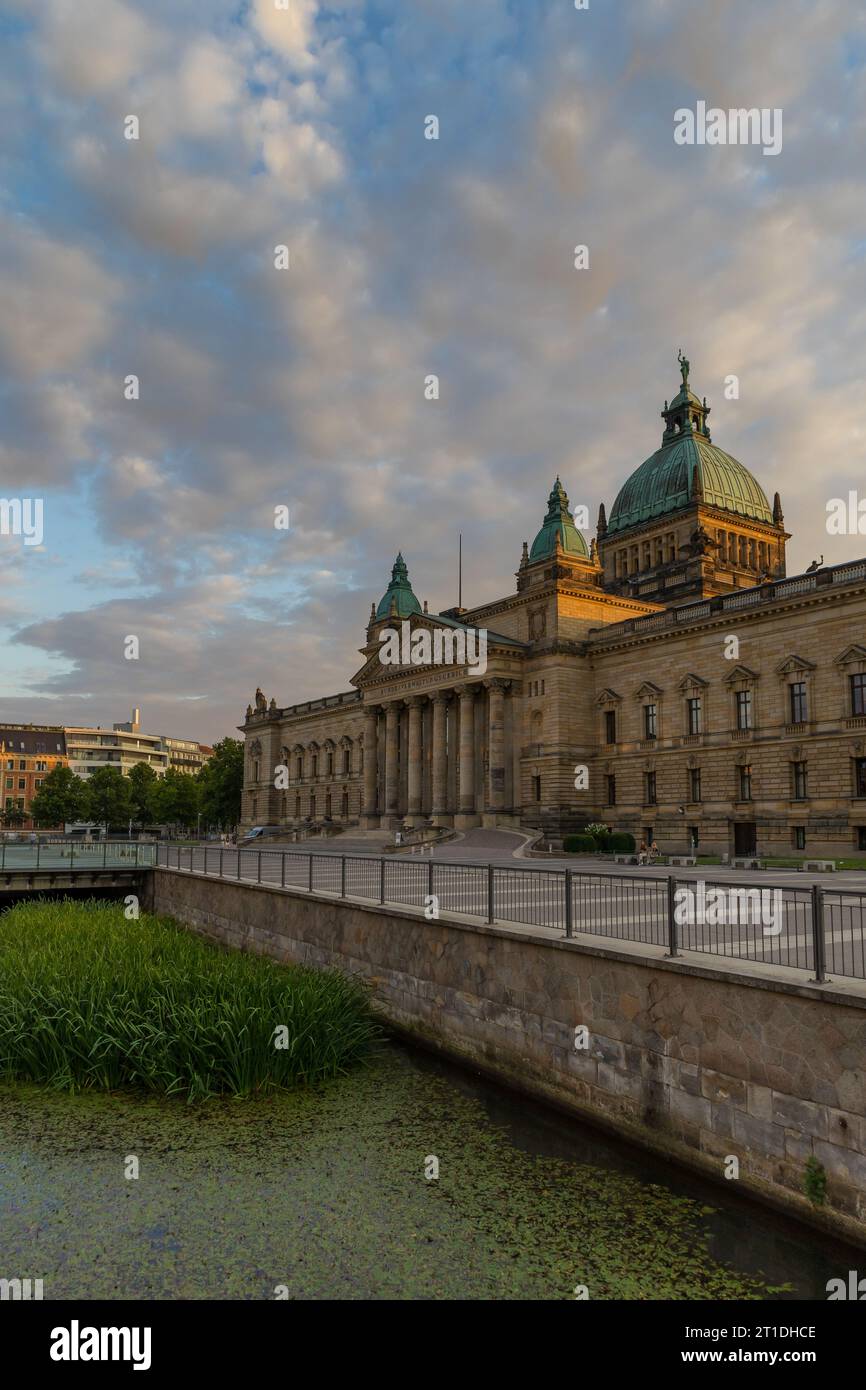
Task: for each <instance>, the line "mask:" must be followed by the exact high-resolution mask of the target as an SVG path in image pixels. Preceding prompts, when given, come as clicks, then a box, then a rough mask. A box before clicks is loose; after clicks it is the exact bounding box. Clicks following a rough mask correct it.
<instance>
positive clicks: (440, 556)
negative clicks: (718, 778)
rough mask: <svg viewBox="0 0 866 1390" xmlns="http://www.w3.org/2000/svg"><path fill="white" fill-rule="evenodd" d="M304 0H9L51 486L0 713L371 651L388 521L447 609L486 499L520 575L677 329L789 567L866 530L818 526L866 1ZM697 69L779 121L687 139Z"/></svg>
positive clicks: (140, 699)
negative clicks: (130, 645) (713, 140)
mask: <svg viewBox="0 0 866 1390" xmlns="http://www.w3.org/2000/svg"><path fill="white" fill-rule="evenodd" d="M280 3H281V0H247V2H246V3H238V0H207V3H206V4H201V3H193V0H138V2H137V3H133V0H40V3H39V4H38V5H37V4H34V3H33V0H0V495H2V496H4V497H7V498H9V497H13V496H16V497H40V498H43V499H44V542H43V544H42V546H39V547H36V546H25V545H23V543H22V539H21V538H20V537H15V536H6V537H0V718H2V719H4V720H35V721H45V722H49V721H50V722H57V723H67V722H93V723H106V724H107V723H111V722H112V721H114V720H121V719H125V718H128V712H129V709H130V708H131V707H132V705H139V706H141V708H142V711H143V722H144V724H145V727H146V728H147V729H148V730H149V731H153V732H164V733H172V734H177V735H181V736H187V737H197V738H200V739H202V740H206V741H211V740H213V739H216V738H219V737H222V736H224V735H225V734H226V733H230V732H232V731H233V729H234V726H235V725H236V724H237V723H238V721H239V720H240V718H241V717H242V714H243V710H244V708H245V707H246V705H247V703H248V701H249V700H250V699H251V698H252V695H253V691H254V689H255V687H256V685H257V684H260V685H261V686H262V687H263V688H264V690H265V693H266V695H267V696H268V697H269V698H270V696H271V695H274V696H276V699H277V702H278V703H279V704H281V705H283V704H288V703H292V702H295V701H297V700H303V699H308V698H310V697H312V696H315V695H321V694H331V693H335V692H336V691H339V690H346V689H348V688H349V677H350V676H351V675H352V674H354V672H355V671H356V670H357V669H358V667H359V666H360V665H361V659H360V657H359V656H358V654H357V649H358V647H359V646H360V645H361V644H362V643H363V641H364V629H365V625H366V621H367V617H368V614H369V609H370V603H371V600H378V599H379V597H380V595H381V594H382V592H383V591H384V588H385V586H386V583H387V580H388V577H389V573H390V566H391V563H392V561H393V557H394V554H395V553H396V551H397V549H398V548H402V550H403V552H404V554H405V556H406V559H407V562H408V565H409V571H410V576H411V579H412V581H413V584H414V587H415V591H416V593H417V594H418V596H419V598H421V599H424V598H426V599H428V600H429V603H430V606H431V608H432V609H439V608H443V607H447V606H449V605H451V604H453V603H455V602H456V597H457V566H456V560H457V536H458V532H459V531H462V532H463V535H464V602H467V603H472V604H475V603H479V602H482V601H484V600H487V599H491V598H494V597H497V596H500V595H503V594H506V593H509V592H512V590H513V586H514V570H515V569H516V568H517V564H518V562H519V559H520V547H521V542H522V541H523V540H524V539H527V540H529V541H531V540H532V537H533V535H534V534H535V532H536V530H537V529H538V527H539V526H540V524H541V520H542V517H543V514H544V510H545V504H546V498H547V493H548V491H549V489H550V486H551V483H552V481H553V479H554V477H555V476H556V474H557V473H559V474H560V475H561V477H562V479H563V482H564V483H565V485H566V488H567V490H568V492H569V495H570V497H571V500H572V503H573V504H581V503H583V504H585V505H587V506H588V507H589V509H590V513H591V515H592V517H593V518H594V517H595V514H596V511H597V508H598V504H599V502H600V501H604V502H605V503H606V505H607V506H608V508H609V507H610V504H611V502H612V501H613V498H614V496H615V495H616V492H617V490H618V488H619V487H620V485H621V484H622V483H623V482H624V481H625V479H626V477H627V476H628V474H629V473H630V472H631V471H633V469H634V468H635V467H636V466H637V465H638V464H639V463H640V462H641V461H642V460H643V459H644V458H645V457H647V455H649V454H650V453H652V452H653V450H654V449H655V448H656V447H657V446H658V444H659V442H660V438H661V429H662V423H661V420H660V418H659V410H660V409H661V406H662V403H663V401H664V399H665V398H666V397H670V396H672V395H673V394H674V393H675V392H676V390H677V387H678V383H679V373H678V368H677V363H676V353H677V349H678V348H679V347H680V346H682V347H683V349H684V350H685V351H686V352H687V353H688V355H689V357H690V359H691V363H692V386H693V387H694V389H696V390H697V391H698V393H699V394H701V395H703V394H706V396H707V398H708V400H709V403H710V405H711V406H712V408H713V413H712V416H711V425H712V429H713V439H714V441H715V442H716V443H718V444H720V445H721V446H722V447H723V448H725V449H727V450H728V451H729V452H730V453H733V454H734V455H735V456H736V457H738V458H740V459H741V460H742V461H743V462H744V463H745V464H746V465H747V466H748V467H749V468H751V470H752V471H753V472H754V473H755V474H756V476H757V477H758V479H759V481H760V482H761V483H762V485H763V487H764V489H765V491H767V492H768V493H769V494H770V495H771V496H772V492H773V491H774V490H775V489H776V488H778V489H779V490H780V492H781V494H782V499H783V503H784V508H785V519H786V523H787V526H788V529H789V530H791V531H792V532H793V533H794V536H793V540H792V541H791V542H790V545H789V572H791V573H793V572H796V571H798V570H801V569H803V568H805V566H806V565H807V564H808V563H809V562H810V561H811V560H812V559H813V558H816V557H817V556H818V555H820V554H823V555H824V557H825V561H827V562H828V563H830V562H837V561H840V560H843V559H847V558H850V557H853V556H859V555H861V554H863V553H866V537H860V536H857V535H853V536H842V537H831V536H828V535H827V534H826V530H825V525H824V517H825V510H826V502H827V499H828V498H831V497H833V496H838V495H845V496H847V493H848V490H849V488H860V489H861V491H862V492H863V495H864V496H866V476H864V474H866V470H864V446H866V392H864V385H863V375H864V364H866V184H864V169H866V80H864V79H866V73H864V65H866V11H864V7H863V5H862V0H761V3H759V4H756V3H755V0H615V3H612V2H611V0H590V4H589V9H588V10H586V11H577V10H576V9H575V7H574V3H573V0H471V3H469V0H335V3H320V2H319V0H288V3H287V7H286V8H285V9H282V8H278V6H279V5H280ZM699 100H705V101H707V102H708V103H709V105H711V106H720V107H724V108H728V107H740V106H745V107H751V106H757V107H761V108H764V107H766V108H781V109H782V111H783V132H784V141H783V149H782V152H781V153H780V154H779V155H778V156H776V157H772V156H769V157H768V156H765V155H764V154H763V153H762V150H761V149H760V148H759V147H744V146H722V147H718V146H716V147H710V146H680V145H677V144H676V143H675V142H674V138H673V133H674V111H675V110H676V109H677V108H679V107H684V106H689V107H694V106H695V104H696V102H697V101H699ZM130 115H134V116H136V117H137V118H138V123H139V139H138V140H129V139H126V138H125V136H124V129H125V122H126V118H127V117H128V116H130ZM430 115H435V116H436V117H437V118H438V121H439V139H438V140H428V139H425V118H426V117H428V116H430ZM576 244H586V245H587V246H588V247H589V249H590V266H589V269H588V270H583V271H577V270H575V268H574V247H575V245H576ZM278 245H286V246H287V247H288V248H289V253H290V268H289V269H288V270H278V269H276V268H275V265H274V248H275V247H276V246H278ZM431 373H435V374H437V375H438V377H439V379H440V398H439V400H438V401H429V400H426V399H425V394H424V379H425V377H426V376H428V375H429V374H431ZM132 374H134V375H136V376H137V377H138V378H139V381H140V398H139V399H138V400H137V401H130V400H127V399H125V394H124V381H125V379H126V378H127V377H128V376H130V375H132ZM730 374H736V375H737V376H738V378H739V381H740V397H739V400H726V399H725V398H724V394H723V393H724V382H725V378H726V377H727V376H729V375H730ZM281 505H283V506H287V507H288V508H289V509H290V515H291V528H290V529H289V530H288V531H285V530H277V529H275V527H274V509H275V507H278V506H281ZM129 635H135V636H137V637H138V639H139V644H140V648H139V649H140V657H139V660H138V661H129V660H126V659H124V639H125V638H126V637H127V636H129Z"/></svg>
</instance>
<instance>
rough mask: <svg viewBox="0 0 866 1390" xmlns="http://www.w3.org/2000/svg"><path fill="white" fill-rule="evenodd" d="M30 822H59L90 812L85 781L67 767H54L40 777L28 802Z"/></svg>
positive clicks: (81, 818) (43, 824)
mask: <svg viewBox="0 0 866 1390" xmlns="http://www.w3.org/2000/svg"><path fill="white" fill-rule="evenodd" d="M31 811H32V815H33V823H34V825H41V826H50V827H53V826H60V825H63V824H64V823H65V822H66V821H77V820H86V819H87V817H88V815H89V814H90V799H89V796H88V791H87V783H86V782H85V780H84V778H83V777H76V775H75V773H74V772H72V771H71V770H70V768H68V767H62V766H59V767H55V768H52V770H51V771H50V772H49V773H48V775H47V777H45V778H44V779H43V782H42V786H41V787H40V788H39V790H38V792H37V793H36V795H35V796H34V798H33V803H32V806H31Z"/></svg>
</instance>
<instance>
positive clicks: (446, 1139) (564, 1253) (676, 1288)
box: [0, 1049, 769, 1300]
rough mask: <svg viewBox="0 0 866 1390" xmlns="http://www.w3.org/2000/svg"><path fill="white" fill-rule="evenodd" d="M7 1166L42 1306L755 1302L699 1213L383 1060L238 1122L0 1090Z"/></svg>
mask: <svg viewBox="0 0 866 1390" xmlns="http://www.w3.org/2000/svg"><path fill="white" fill-rule="evenodd" d="M0 1150H2V1151H3V1152H4V1153H5V1154H6V1155H7V1156H8V1157H7V1160H6V1163H5V1174H4V1176H3V1178H2V1189H0V1190H2V1223H0V1256H2V1263H3V1265H4V1266H6V1267H14V1268H21V1269H27V1270H32V1272H33V1274H34V1276H39V1277H43V1278H44V1279H45V1296H46V1298H85V1299H93V1298H144V1299H148V1298H156V1299H162V1298H173V1299H178V1298H211V1299H272V1298H274V1297H275V1292H274V1291H275V1289H276V1288H277V1286H278V1285H285V1286H286V1287H287V1288H288V1291H289V1297H290V1298H291V1299H292V1300H309V1299H325V1300H328V1299H334V1300H336V1299H514V1300H517V1299H555V1300H560V1299H565V1300H568V1299H573V1298H574V1297H575V1292H574V1290H575V1288H576V1287H577V1286H578V1285H585V1286H586V1287H587V1289H588V1291H589V1297H590V1299H613V1298H624V1299H641V1300H649V1299H738V1298H746V1299H759V1298H763V1297H766V1296H767V1294H768V1292H769V1289H768V1287H767V1285H766V1284H765V1283H764V1282H763V1281H761V1280H760V1279H758V1278H755V1277H754V1276H753V1275H751V1274H746V1273H742V1272H737V1271H735V1270H733V1269H731V1268H727V1267H725V1266H724V1265H723V1264H721V1263H720V1262H719V1261H718V1260H716V1259H714V1258H713V1256H712V1255H711V1253H710V1250H709V1245H708V1229H709V1228H708V1225H707V1216H706V1212H705V1210H702V1206H703V1204H702V1203H701V1202H700V1201H696V1200H694V1199H692V1198H689V1197H683V1196H678V1195H676V1194H675V1193H673V1192H671V1191H670V1190H668V1189H667V1188H666V1187H663V1186H661V1185H658V1184H652V1183H646V1182H644V1181H641V1180H640V1179H639V1178H637V1177H633V1176H630V1175H628V1174H625V1173H622V1172H617V1171H615V1170H611V1169H608V1168H603V1167H597V1166H594V1165H593V1164H591V1163H575V1162H572V1161H568V1160H565V1159H560V1158H549V1157H545V1156H537V1155H532V1154H528V1153H525V1152H523V1151H522V1150H521V1149H519V1148H517V1147H515V1146H514V1145H513V1144H512V1143H511V1141H510V1139H509V1138H508V1136H507V1134H506V1133H505V1131H504V1129H503V1128H502V1127H501V1126H499V1125H497V1124H494V1123H492V1122H491V1121H490V1119H489V1118H488V1116H487V1114H486V1112H485V1108H484V1106H483V1105H482V1103H481V1102H480V1101H479V1100H478V1099H476V1098H475V1097H473V1096H471V1095H466V1094H464V1093H463V1091H462V1090H461V1089H459V1088H458V1087H457V1086H456V1085H455V1084H454V1082H453V1081H452V1080H451V1079H449V1078H448V1077H447V1076H443V1075H440V1074H438V1073H436V1072H433V1071H431V1070H429V1069H424V1068H419V1067H418V1066H417V1065H416V1064H415V1063H414V1061H413V1059H412V1057H411V1056H410V1055H408V1054H406V1053H404V1052H402V1051H401V1050H396V1049H395V1050H387V1051H380V1052H379V1053H378V1055H376V1056H374V1058H373V1059H372V1061H371V1062H370V1064H369V1065H368V1066H366V1067H364V1068H362V1069H360V1070H356V1071H355V1072H353V1073H352V1074H351V1075H350V1076H345V1077H341V1078H338V1079H336V1080H334V1081H332V1082H329V1083H327V1084H326V1085H322V1086H319V1087H317V1088H310V1089H306V1090H299V1091H295V1092H291V1093H273V1094H272V1095H269V1096H267V1097H264V1098H261V1099H252V1100H249V1101H247V1102H245V1103H244V1104H242V1105H238V1104H237V1103H236V1102H233V1101H230V1100H227V1099H215V1100H209V1101H206V1102H203V1103H202V1104H200V1105H198V1106H194V1107H190V1106H187V1105H184V1104H182V1103H181V1102H179V1101H175V1100H171V1099H166V1098H161V1097H151V1096H144V1095H129V1094H121V1095H117V1094H99V1093H87V1094H78V1095H72V1096H70V1095H63V1094H57V1093H48V1092H46V1091H44V1090H39V1089H36V1088H33V1087H28V1088H12V1087H8V1086H7V1087H5V1088H3V1089H2V1091H0ZM130 1154H135V1155H136V1156H137V1157H138V1159H139V1174H140V1175H139V1178H138V1179H137V1180H135V1181H129V1180H127V1179H126V1178H125V1177H124V1159H125V1157H126V1156H127V1155H130ZM431 1156H434V1157H436V1158H437V1159H438V1164H439V1177H438V1180H435V1181H428V1180H427V1179H426V1178H425V1164H426V1161H427V1160H428V1159H429V1158H430V1157H431Z"/></svg>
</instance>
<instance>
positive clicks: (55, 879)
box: [0, 840, 157, 899]
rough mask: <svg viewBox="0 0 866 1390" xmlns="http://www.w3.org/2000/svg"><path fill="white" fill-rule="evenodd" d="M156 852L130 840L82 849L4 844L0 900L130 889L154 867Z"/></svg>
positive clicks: (55, 843) (71, 844)
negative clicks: (35, 894)
mask: <svg viewBox="0 0 866 1390" xmlns="http://www.w3.org/2000/svg"><path fill="white" fill-rule="evenodd" d="M156 851H157V846H156V845H155V844H150V843H140V842H137V841H129V840H103V841H102V842H101V843H93V844H86V843H84V842H82V841H76V840H39V841H37V842H36V844H29V843H27V842H26V841H21V842H19V841H11V842H4V843H3V844H2V846H0V899H2V896H3V895H4V894H13V893H15V894H20V893H27V892H46V891H48V892H51V891H56V890H58V889H67V890H70V891H72V890H74V891H76V892H80V891H81V890H82V889H94V888H99V889H105V888H126V887H130V888H132V887H134V886H136V885H139V884H141V883H142V882H143V878H144V875H145V873H147V872H148V871H149V870H150V869H152V868H153V867H154V865H155V864H156Z"/></svg>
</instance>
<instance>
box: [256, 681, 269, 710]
mask: <svg viewBox="0 0 866 1390" xmlns="http://www.w3.org/2000/svg"><path fill="white" fill-rule="evenodd" d="M267 708H268V702H267V700H266V699H265V697H264V695H263V694H262V687H261V686H260V685H257V686H256V713H257V714H266V713H267Z"/></svg>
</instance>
